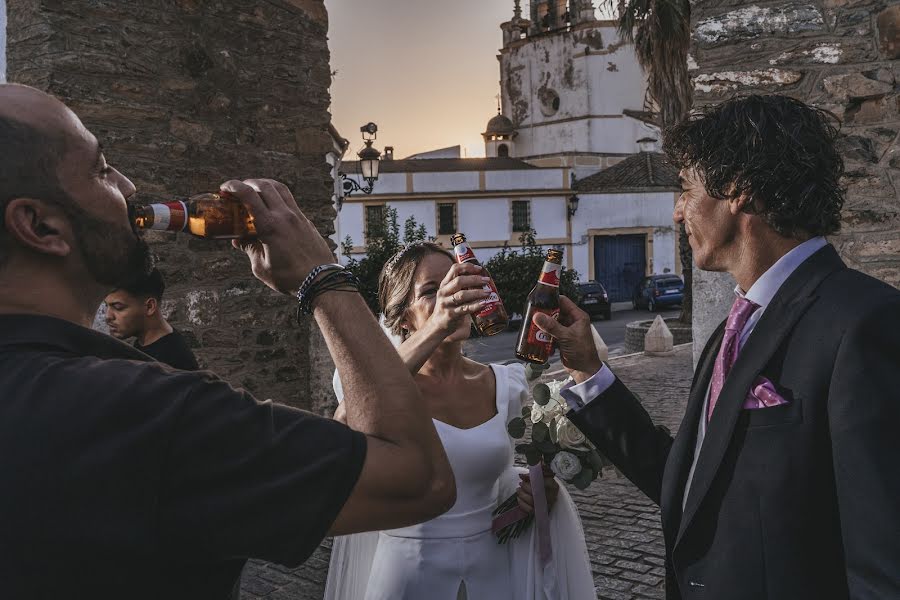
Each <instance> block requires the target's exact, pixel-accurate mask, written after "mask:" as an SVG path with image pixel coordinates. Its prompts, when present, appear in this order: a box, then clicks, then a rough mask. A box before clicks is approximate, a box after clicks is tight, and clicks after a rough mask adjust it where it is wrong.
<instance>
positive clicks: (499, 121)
mask: <svg viewBox="0 0 900 600" xmlns="http://www.w3.org/2000/svg"><path fill="white" fill-rule="evenodd" d="M515 132H516V128H515V127H514V126H513V124H512V121H510V120H509V119H507V118H506V117H504V116H503V115H496V116H494V118H493V119H491V120H490V121H488V124H487V129H486V130H485V132H484V134H485V135H512V134H514V133H515Z"/></svg>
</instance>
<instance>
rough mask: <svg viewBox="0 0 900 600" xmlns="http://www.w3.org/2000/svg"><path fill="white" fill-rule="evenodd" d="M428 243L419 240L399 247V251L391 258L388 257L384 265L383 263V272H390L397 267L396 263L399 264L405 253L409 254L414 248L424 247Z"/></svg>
mask: <svg viewBox="0 0 900 600" xmlns="http://www.w3.org/2000/svg"><path fill="white" fill-rule="evenodd" d="M428 243H429V242H427V241H424V240H421V241H418V242H410V243H408V244H403V246H401V247H400V250H399V251H398V252H397V253H396V254H394V255H393V256H392V257H390V258H389V259H388V261H387V262H386V263H384V269H385V271H392V270H393V269H394V267H396V266H397V263H398V262H400V260H401V259H402V258H403V257H404V256H406V253H407V252H409V251H410V250H412V249H414V248H418V247H420V246H424V245H426V244H428Z"/></svg>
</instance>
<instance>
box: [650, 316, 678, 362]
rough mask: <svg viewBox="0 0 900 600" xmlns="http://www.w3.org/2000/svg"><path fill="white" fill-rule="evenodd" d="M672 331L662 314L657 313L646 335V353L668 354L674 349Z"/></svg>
mask: <svg viewBox="0 0 900 600" xmlns="http://www.w3.org/2000/svg"><path fill="white" fill-rule="evenodd" d="M672 342H673V338H672V332H671V331H669V327H668V325H666V322H665V321H664V320H663V318H662V315H656V318H655V319H654V320H653V325H651V326H650V329H649V331H647V335H646V336H644V353H645V354H666V353H669V352H671V351H672V349H673V347H674V345H673V343H672Z"/></svg>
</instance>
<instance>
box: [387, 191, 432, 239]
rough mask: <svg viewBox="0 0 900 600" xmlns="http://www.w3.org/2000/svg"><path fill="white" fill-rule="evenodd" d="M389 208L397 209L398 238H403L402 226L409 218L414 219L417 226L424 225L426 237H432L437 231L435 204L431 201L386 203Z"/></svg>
mask: <svg viewBox="0 0 900 600" xmlns="http://www.w3.org/2000/svg"><path fill="white" fill-rule="evenodd" d="M388 206H390V207H391V208H395V209H397V223H398V224H399V225H400V238H401V239H402V238H403V224H404V223H406V220H407V219H408V218H409V217H415V219H416V223H417V224H418V225H424V226H425V231H426V235H428V236H434V235H436V230H437V216H436V214H435V213H436V212H437V203H436V202H434V201H432V200H421V201H415V202H394V203H393V204H391V203H388Z"/></svg>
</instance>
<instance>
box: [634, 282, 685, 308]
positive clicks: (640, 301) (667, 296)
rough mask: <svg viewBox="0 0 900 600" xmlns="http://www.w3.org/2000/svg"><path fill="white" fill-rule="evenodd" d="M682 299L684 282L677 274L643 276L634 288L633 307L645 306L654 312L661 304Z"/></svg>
mask: <svg viewBox="0 0 900 600" xmlns="http://www.w3.org/2000/svg"><path fill="white" fill-rule="evenodd" d="M683 299H684V282H683V281H682V280H681V278H680V277H678V276H677V275H671V274H667V275H651V276H649V277H644V278H643V279H642V280H641V282H640V283H639V284H638V285H637V287H636V288H635V289H634V296H633V297H632V300H631V302H632V304H633V305H634V308H646V309H647V310H649V311H651V312H654V311H656V310H659V309H660V308H661V307H663V306H675V305H676V304H681V301H682V300H683Z"/></svg>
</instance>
